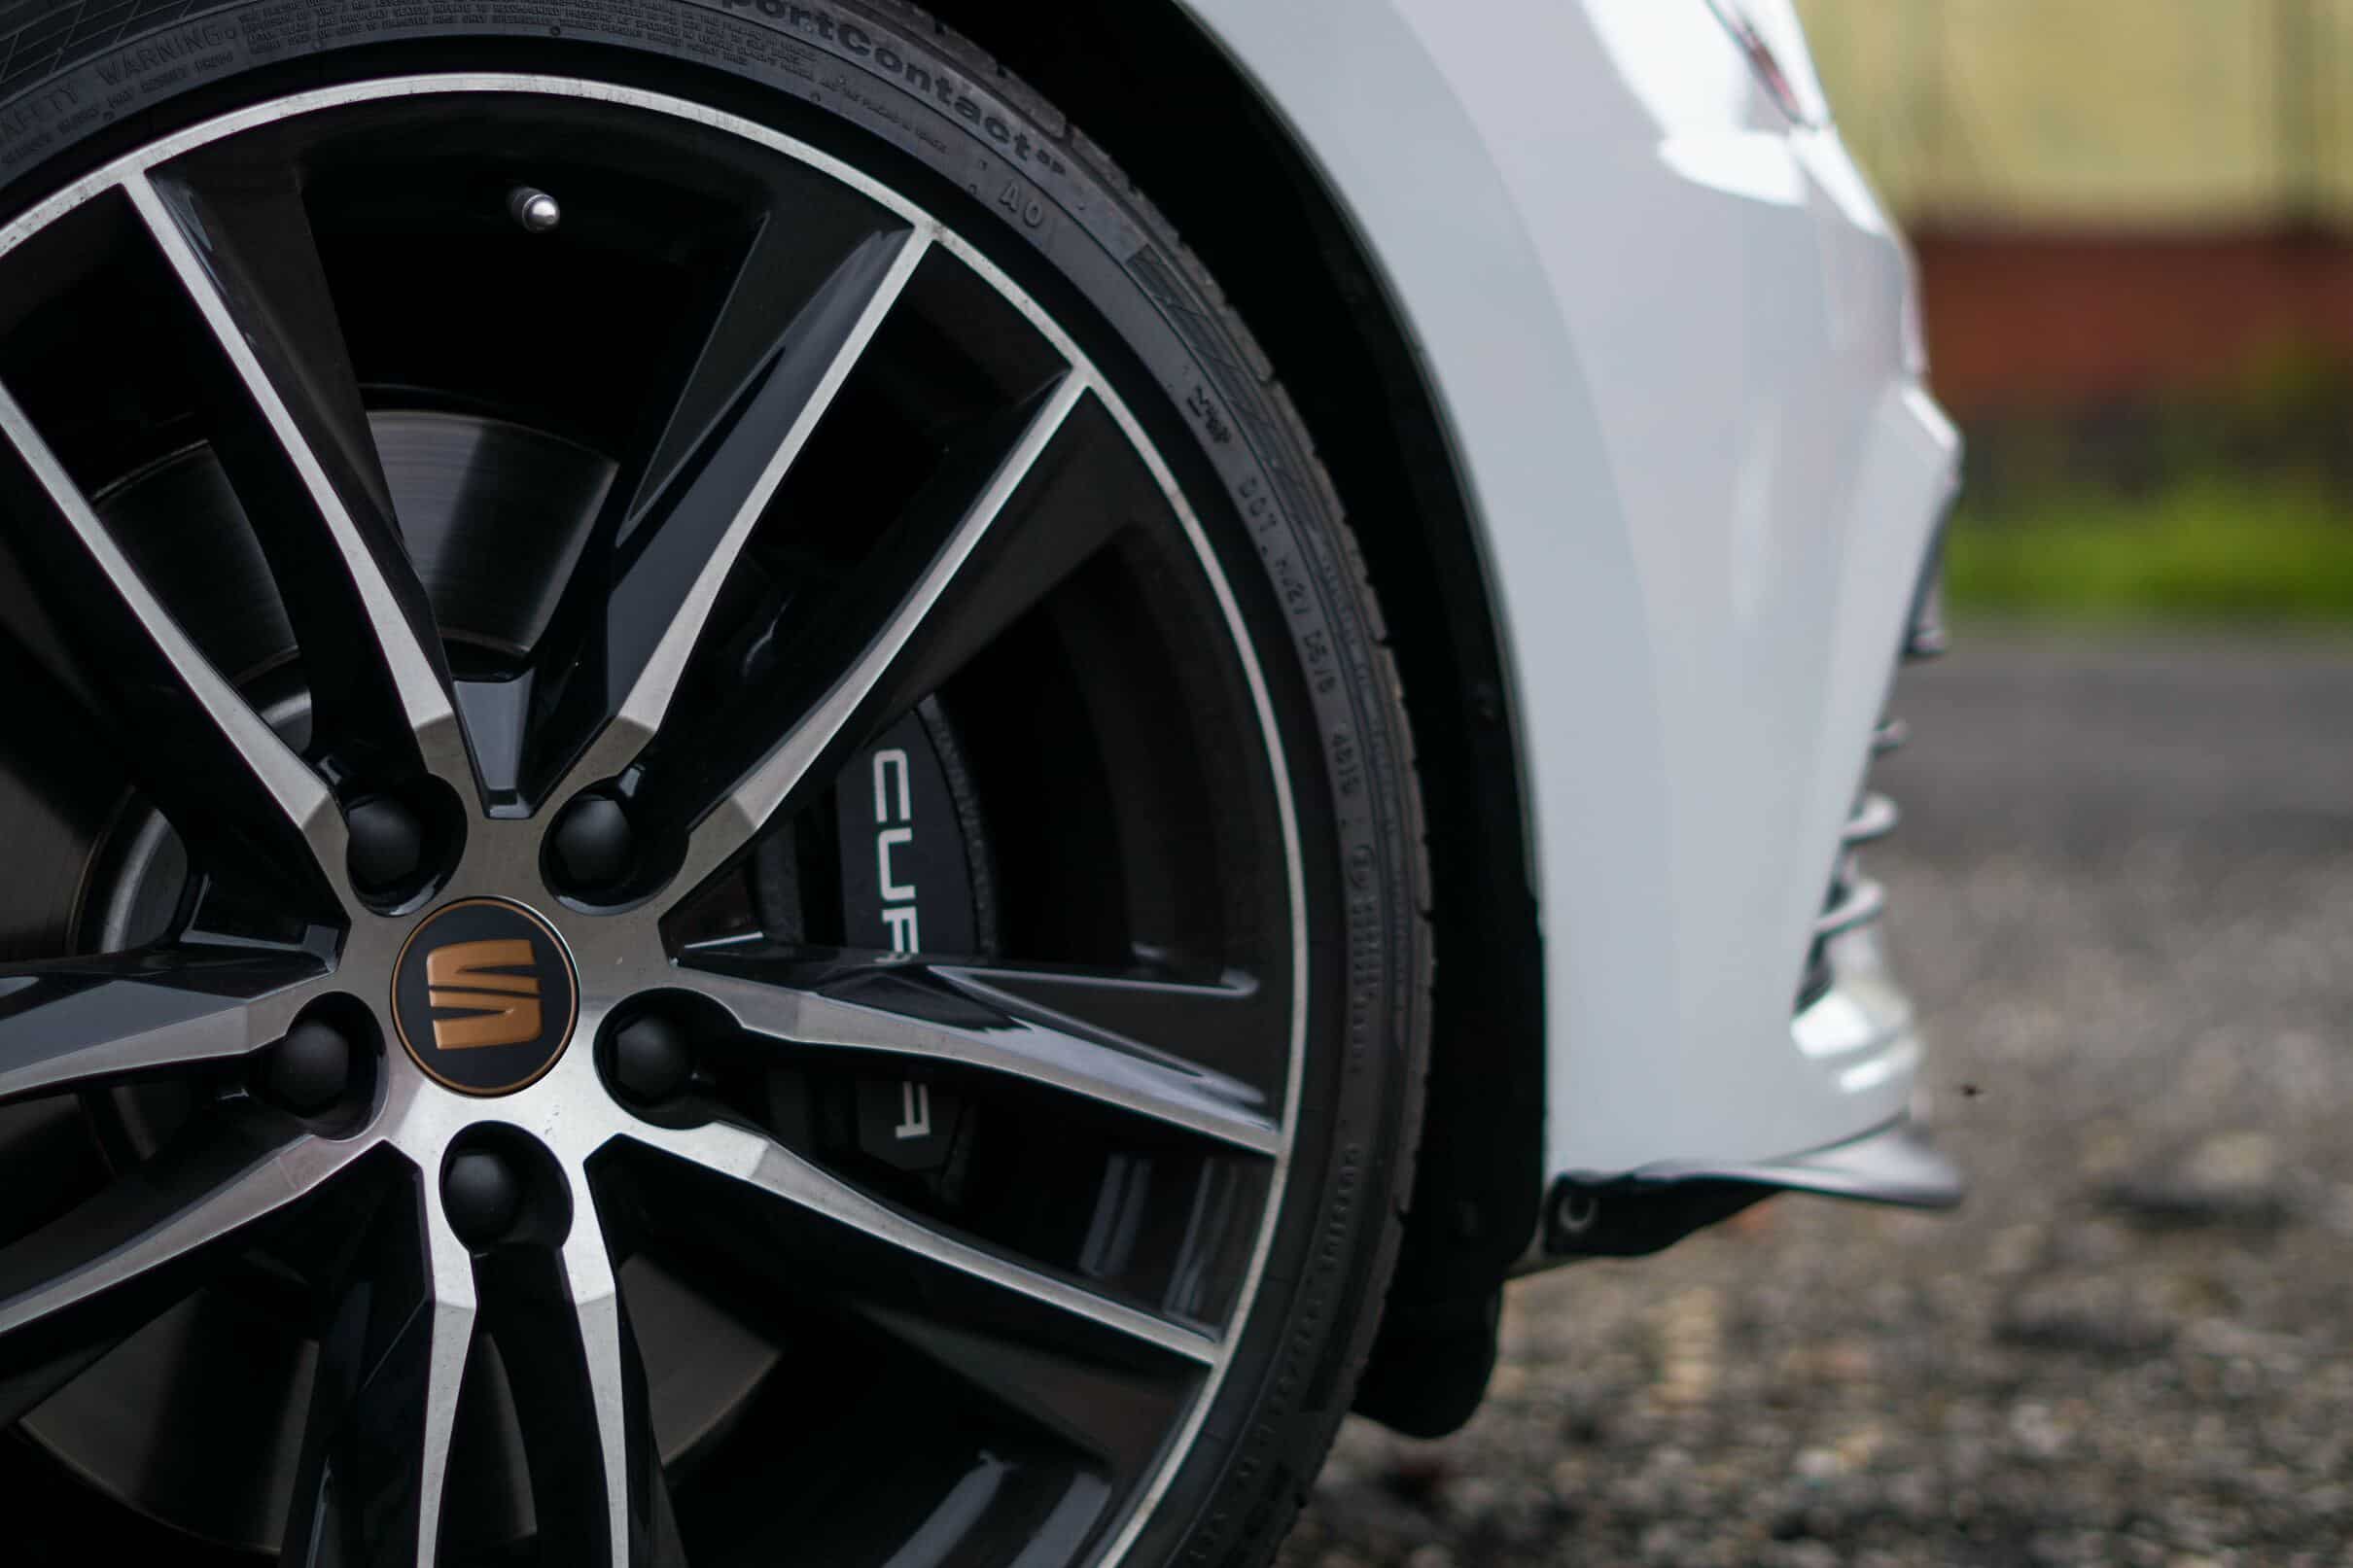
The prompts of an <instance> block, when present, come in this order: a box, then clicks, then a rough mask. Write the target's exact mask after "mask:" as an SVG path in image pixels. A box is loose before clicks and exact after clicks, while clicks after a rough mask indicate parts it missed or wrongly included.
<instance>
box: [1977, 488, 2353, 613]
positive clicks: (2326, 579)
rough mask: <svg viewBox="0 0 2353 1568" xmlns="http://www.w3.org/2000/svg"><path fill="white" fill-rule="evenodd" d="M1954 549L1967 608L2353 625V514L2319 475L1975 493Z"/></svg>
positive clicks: (1994, 611)
mask: <svg viewBox="0 0 2353 1568" xmlns="http://www.w3.org/2000/svg"><path fill="white" fill-rule="evenodd" d="M1946 552H1947V553H1946V592H1947V595H1948V598H1949V604H1950V605H1951V607H1952V610H1953V611H1954V613H1956V614H1959V615H1971V614H1980V615H1987V616H2002V617H2019V618H2028V619H2036V620H2078V621H2127V620H2157V621H2201V622H2226V623H2229V622H2235V623H2251V622H2281V621H2294V622H2299V623H2312V622H2332V621H2334V622H2347V623H2353V515H2348V512H2347V508H2346V505H2345V503H2344V501H2343V498H2342V496H2341V494H2338V493H2334V492H2333V491H2332V489H2331V487H2330V486H2328V485H2326V484H2324V483H2321V482H2317V481H2300V480H2296V479H2287V478H2278V477H2266V476H2254V475H2244V476H2242V475H2233V474H2228V473H2223V474H2207V475H2198V476H2188V477H2184V478H2182V479H2180V480H2178V481H2175V482H2171V483H2167V484H2165V485H2163V486H2161V487H2160V488H2159V489H2157V490H2156V491H2154V492H2153V493H2150V494H2147V495H2142V496H2133V495H2126V494H2123V493H2120V492H2117V491H2113V490H2106V489H2098V488H2090V487H2081V488H2069V489H2055V490H2052V491H2049V492H2046V493H2042V494H2038V495H2033V496H2021V495H2018V494H2016V493H2013V494H2011V495H2009V496H2007V497H2005V498H2004V499H2003V500H2002V502H2001V503H2000V504H1999V505H1973V504H1972V503H1971V502H1970V501H1969V500H1968V498H1967V495H1966V493H1965V492H1964V497H1963V500H1962V503H1961V505H1960V507H1959V509H1958V510H1956V512H1955V513H1954V516H1953V520H1952V526H1951V530H1950V533H1949V537H1948V540H1947V545H1946Z"/></svg>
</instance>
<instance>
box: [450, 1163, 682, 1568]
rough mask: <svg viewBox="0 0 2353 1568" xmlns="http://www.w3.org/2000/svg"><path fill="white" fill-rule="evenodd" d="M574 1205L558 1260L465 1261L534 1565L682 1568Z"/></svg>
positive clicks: (584, 1214) (614, 1302)
mask: <svg viewBox="0 0 2353 1568" xmlns="http://www.w3.org/2000/svg"><path fill="white" fill-rule="evenodd" d="M586 1197H587V1195H586V1193H585V1192H584V1191H580V1192H579V1193H578V1194H577V1197H576V1207H575V1210H574V1214H573V1222H572V1230H571V1233H570V1235H569V1237H567V1238H566V1240H565V1242H564V1244H563V1245H562V1246H561V1247H560V1248H550V1247H544V1246H515V1247H503V1248H499V1249H496V1250H494V1251H492V1252H490V1253H488V1254H485V1255H483V1256H481V1257H478V1258H477V1259H475V1261H474V1272H475V1288H476V1290H477V1292H478V1293H479V1294H478V1299H479V1301H480V1304H481V1310H482V1313H483V1319H484V1321H485V1323H486V1324H487V1325H488V1327H489V1330H490V1333H491V1336H492V1338H493V1339H495V1340H496V1341H497V1342H498V1346H499V1353H500V1356H501V1358H502V1360H504V1362H505V1363H506V1367H507V1376H508V1380H509V1384H510V1385H511V1386H512V1388H513V1392H514V1404H515V1411H516V1413H517V1415H518V1416H519V1417H520V1420H521V1424H522V1429H523V1446H524V1450H525V1453H526V1455H527V1456H528V1464H529V1469H530V1472H531V1490H532V1496H533V1498H534V1501H535V1503H536V1512H537V1514H538V1516H539V1525H540V1547H541V1553H542V1558H543V1560H544V1561H548V1562H582V1563H604V1564H610V1565H611V1568H684V1565H685V1553H684V1551H683V1549H682V1548H681V1546H680V1545H679V1539H678V1526H677V1523H676V1521H675V1518H674V1517H673V1516H672V1513H671V1506H670V1494H669V1487H668V1483H667V1482H666V1481H664V1479H663V1476H662V1468H661V1455H660V1453H659V1451H658V1449H657V1448H656V1446H655V1443H654V1437H653V1426H652V1421H651V1418H650V1411H649V1410H648V1406H647V1400H646V1389H645V1372H644V1369H643V1368H642V1366H641V1365H640V1364H639V1361H638V1355H637V1346H636V1342H635V1341H634V1340H633V1338H632V1337H631V1335H630V1331H629V1322H628V1316H627V1314H626V1313H625V1312H624V1311H623V1310H622V1307H621V1299H620V1289H619V1285H618V1282H617V1279H616V1277H615V1273H614V1270H613V1261H612V1258H611V1256H610V1255H609V1254H608V1252H607V1250H606V1244H605V1237H604V1233H603V1231H602V1229H601V1227H600V1226H599V1224H598V1221H597V1217H596V1214H595V1212H594V1210H593V1208H592V1207H591V1206H590V1205H589V1204H588V1203H587V1202H586Z"/></svg>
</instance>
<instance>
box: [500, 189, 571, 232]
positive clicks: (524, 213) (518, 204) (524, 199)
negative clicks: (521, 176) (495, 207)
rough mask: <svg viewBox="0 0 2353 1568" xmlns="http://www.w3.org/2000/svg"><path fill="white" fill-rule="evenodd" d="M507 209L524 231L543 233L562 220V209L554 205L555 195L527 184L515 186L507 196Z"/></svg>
mask: <svg viewBox="0 0 2353 1568" xmlns="http://www.w3.org/2000/svg"><path fill="white" fill-rule="evenodd" d="M507 210H508V211H509V212H510V213H512V214H514V221H515V222H516V223H518V224H520V225H522V226H523V229H524V231H525V232H526V233H532V234H544V233H547V232H549V231H550V230H552V229H553V228H554V227H555V226H556V225H558V224H560V223H562V222H563V221H564V209H563V208H562V207H559V206H557V205H556V200H555V197H553V196H551V195H549V194H548V193H547V192H544V191H541V190H537V189H535V188H534V187H531V186H527V185H519V186H516V187H515V188H514V190H513V192H511V193H509V196H508V197H507Z"/></svg>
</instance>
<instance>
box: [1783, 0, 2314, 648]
mask: <svg viewBox="0 0 2353 1568" xmlns="http://www.w3.org/2000/svg"><path fill="white" fill-rule="evenodd" d="M1799 9H1800V10H1801V12H1802V13H1803V14H1804V16H1805V18H1806V21H1807V24H1808V27H1809V32H1810V34H1811V37H1812V40H1813V44H1814V50H1815V53H1816V55H1817V58H1818V63H1819V65H1820V68H1821V71H1822V75H1823V78H1824V81H1825V83H1826V85H1827V86H1828V87H1829V89H1830V92H1831V96H1832V101H1833V103H1834V104H1835V105H1836V106H1837V109H1838V115H1839V121H1840V125H1841V128H1842V130H1843V132H1844V135H1845V137H1846V139H1847V141H1848V143H1849V144H1850V145H1851V146H1852V147H1853V148H1854V150H1855V152H1856V154H1857V156H1858V157H1860V159H1861V160H1862V162H1863V163H1864V165H1865V166H1866V167H1867V168H1868V169H1869V170H1870V171H1871V173H1872V175H1873V178H1874V179H1875V181H1876V182H1877V183H1878V185H1879V189H1880V191H1881V192H1882V193H1883V194H1884V195H1885V196H1886V197H1887V199H1888V201H1889V203H1890V204H1891V205H1892V206H1893V207H1894V208H1895V209H1896V211H1897V213H1898V214H1899V215H1900V216H1901V218H1902V219H1903V221H1904V223H1905V225H1906V226H1907V227H1908V228H1909V229H1910V231H1911V232H1912V234H1913V236H1914V242H1915V245H1916V248H1917V251H1918V255H1919V261H1920V268H1921V275H1922V282H1923V289H1924V297H1925V301H1926V312H1927V320H1926V326H1927V335H1928V342H1929V352H1930V356H1931V360H1932V364H1933V368H1934V379H1935V383H1936V387H1937V391H1938V393H1939V395H1940V396H1941V397H1942V398H1943V399H1944V400H1945V401H1946V403H1947V405H1948V406H1949V408H1951V410H1952V411H1953V413H1954V414H1955V415H1956V417H1958V418H1959V420H1960V421H1961V423H1962V425H1963V427H1964V429H1965V430H1966V431H1967V433H1968V435H1969V437H1970V457H1969V480H1970V484H1969V489H1968V491H1967V492H1966V495H1965V499H1964V501H1963V503H1962V507H1961V511H1960V512H1959V514H1958V516H1957V518H1956V523H1955V528H1954V534H1953V540H1952V560H1951V576H1952V582H1951V586H1952V592H1953V597H1954V601H1955V604H1956V606H1957V607H1958V608H1959V609H1960V610H1962V611H1963V612H1968V611H1971V610H1975V611H1977V612H1980V613H1984V612H2007V613H2011V614H2031V615H2038V616H2045V617H2050V616H2058V617H2064V618H2072V619H2092V618H2111V619H2113V618H2119V617H2130V618H2153V617H2155V618H2173V619H2179V618H2190V617H2195V618H2200V619H2235V620H2241V621H2249V620H2274V619H2296V620H2300V621H2314V620H2319V621H2334V620H2345V621H2353V439H2348V436H2353V0H1799Z"/></svg>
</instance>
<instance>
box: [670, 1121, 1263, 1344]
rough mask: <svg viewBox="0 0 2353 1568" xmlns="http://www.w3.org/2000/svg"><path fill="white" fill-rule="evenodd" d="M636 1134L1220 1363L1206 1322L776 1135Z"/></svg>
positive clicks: (929, 1256)
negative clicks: (983, 1236)
mask: <svg viewBox="0 0 2353 1568" xmlns="http://www.w3.org/2000/svg"><path fill="white" fill-rule="evenodd" d="M626 1135H627V1136H628V1137H630V1138H632V1139H634V1140H635V1141H637V1142H640V1143H644V1144H646V1145H647V1146H648V1147H650V1148H652V1149H655V1150H658V1151H659V1152H661V1153H663V1154H667V1155H670V1156H672V1157H673V1158H675V1159H678V1160H682V1161H685V1162H687V1163H688V1164H691V1165H694V1166H697V1167H702V1168H703V1169H705V1170H709V1171H713V1172H716V1173H717V1174H720V1175H721V1176H725V1177H728V1178H730V1179H732V1180H734V1181H737V1182H741V1183H743V1184H745V1185H746V1186H748V1187H750V1188H752V1189H753V1190H755V1192H757V1193H760V1194H763V1195H765V1196H766V1197H768V1198H772V1199H776V1200H779V1201H781V1202H786V1203H790V1204H792V1205H794V1206H795V1207H797V1208H800V1209H804V1210H807V1211H810V1212H813V1213H815V1214H818V1215H820V1216H822V1217H824V1218H825V1219H828V1220H831V1221H833V1222H835V1223H837V1224H840V1225H846V1226H848V1227H849V1228H850V1229H852V1230H854V1231H857V1232H860V1234H862V1235H864V1236H866V1237H871V1238H873V1239H874V1240H877V1241H881V1242H883V1243H885V1244H886V1245H888V1246H890V1247H892V1248H894V1249H896V1251H898V1252H900V1253H902V1254H905V1255H907V1256H910V1257H912V1258H916V1259H920V1260H922V1261H924V1262H925V1263H928V1264H930V1265H931V1266H934V1267H937V1268H940V1269H945V1270H949V1271H952V1272H956V1273H959V1274H963V1275H965V1276H966V1277H968V1278H972V1279H977V1280H981V1281H983V1282H985V1283H987V1284H990V1285H994V1286H997V1287H998V1288H1000V1289H1001V1290H1004V1291H1008V1292H1011V1293H1012V1294H1014V1295H1016V1296H1018V1297H1021V1298H1024V1299H1026V1300H1027V1301H1029V1302H1031V1303H1034V1304H1036V1305H1038V1306H1042V1307H1048V1308H1050V1309H1052V1310H1053V1311H1055V1312H1057V1313H1062V1314H1068V1315H1069V1316H1071V1317H1075V1318H1079V1319H1082V1320H1084V1321H1085V1322H1088V1323H1091V1324H1094V1325H1096V1326H1097V1327H1099V1328H1103V1329H1106V1330H1109V1331H1110V1332H1112V1333H1113V1334H1116V1335H1118V1336H1120V1337H1122V1338H1124V1339H1126V1340H1129V1341H1133V1342H1138V1343H1141V1344H1147V1345H1151V1346H1154V1347H1156V1348H1158V1349H1160V1350H1162V1351H1166V1352H1168V1353H1169V1354H1171V1355H1174V1356H1177V1357H1181V1358H1183V1359H1185V1360H1187V1361H1191V1362H1194V1363H1197V1364H1200V1365H1209V1364H1212V1363H1213V1362H1215V1361H1216V1360H1217V1358H1218V1355H1219V1347H1218V1343H1217V1342H1216V1341H1215V1340H1214V1339H1212V1338H1211V1337H1210V1336H1208V1335H1206V1334H1204V1333H1202V1332H1200V1331H1199V1330H1197V1329H1193V1328H1190V1327H1187V1326H1186V1325H1184V1324H1181V1323H1177V1322H1175V1321H1173V1320H1171V1319H1168V1318H1164V1317H1159V1316H1155V1315H1154V1314H1152V1313H1150V1312H1146V1311H1142V1310H1141V1309H1139V1308H1137V1307H1130V1306H1128V1305H1126V1304H1125V1303H1122V1302H1117V1301H1113V1300H1111V1299H1110V1298H1108V1297H1106V1296H1103V1295H1100V1294H1098V1293H1097V1292H1095V1291H1093V1290H1091V1289H1089V1288H1087V1287H1086V1286H1085V1285H1082V1284H1080V1283H1078V1282H1076V1281H1074V1280H1072V1279H1070V1278H1066V1277H1064V1276H1062V1275H1060V1274H1056V1273H1050V1272H1046V1271H1044V1270H1041V1269H1037V1268H1034V1267H1032V1266H1030V1265H1027V1264H1023V1263H1018V1262H1015V1261H1014V1260H1012V1259H1010V1258H1006V1257H1003V1256H1001V1255H1000V1254H998V1253H995V1252H992V1251H988V1250H985V1249H983V1248H981V1247H978V1246H975V1245H973V1244H972V1243H970V1242H968V1241H965V1240H961V1239H959V1238H958V1237H953V1236H950V1235H948V1234H947V1233H946V1232H945V1231H943V1230H941V1229H939V1228H937V1227H935V1226H933V1225H931V1224H929V1223H927V1222H925V1221H922V1220H919V1219H916V1218H914V1217H912V1216H911V1215H908V1214H906V1213H904V1212H902V1211H901V1210H899V1209H896V1208H894V1207H892V1206H890V1205H889V1204H886V1203H884V1202H880V1201H878V1200H876V1199H874V1198H871V1197H868V1196H867V1195H866V1194H865V1193H864V1192H862V1191H860V1189H858V1188H856V1187H853V1186H851V1185H849V1184H848V1183H847V1182H844V1181H842V1180H840V1179H839V1178H837V1177H835V1176H833V1175H831V1174H829V1173H827V1172H826V1171H825V1170H823V1169H821V1168H820V1167H817V1166H815V1165H812V1164H811V1163H810V1162H808V1161H807V1160H804V1159H802V1158H801V1157H800V1156H799V1155H796V1154H794V1153H792V1152H791V1151H790V1150H789V1149H787V1148H785V1147H784V1146H783V1145H782V1144H779V1143H777V1142H776V1141H775V1140H774V1139H772V1138H769V1137H767V1136H766V1135H764V1134H762V1133H759V1132H752V1131H750V1130H748V1129H745V1128H741V1127H737V1126H735V1125H733V1124H731V1123H726V1122H712V1123H709V1124H707V1125H705V1126H702V1127H698V1128H693V1129H689V1130H685V1131H676V1130H671V1129H666V1128H656V1127H643V1128H638V1129H633V1130H632V1131H631V1132H629V1133H628V1134H626Z"/></svg>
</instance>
